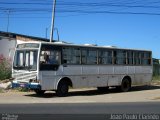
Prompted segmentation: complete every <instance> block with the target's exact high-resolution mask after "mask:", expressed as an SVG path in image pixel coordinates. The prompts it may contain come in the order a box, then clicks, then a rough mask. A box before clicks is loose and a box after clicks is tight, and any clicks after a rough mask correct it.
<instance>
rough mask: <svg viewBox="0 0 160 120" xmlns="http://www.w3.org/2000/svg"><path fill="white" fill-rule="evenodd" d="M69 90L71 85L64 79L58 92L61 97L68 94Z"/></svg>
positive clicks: (59, 85)
mask: <svg viewBox="0 0 160 120" xmlns="http://www.w3.org/2000/svg"><path fill="white" fill-rule="evenodd" d="M68 90H69V85H68V84H67V82H65V81H62V82H60V83H59V84H58V87H57V90H56V94H57V96H59V97H65V96H67V94H68Z"/></svg>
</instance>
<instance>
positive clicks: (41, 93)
mask: <svg viewBox="0 0 160 120" xmlns="http://www.w3.org/2000/svg"><path fill="white" fill-rule="evenodd" d="M34 92H35V93H36V94H37V95H44V93H45V90H34Z"/></svg>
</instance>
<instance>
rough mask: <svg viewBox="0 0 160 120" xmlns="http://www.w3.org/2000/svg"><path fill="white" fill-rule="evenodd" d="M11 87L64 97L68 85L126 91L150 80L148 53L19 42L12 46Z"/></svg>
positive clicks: (149, 52) (102, 47)
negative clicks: (112, 88) (52, 92)
mask: <svg viewBox="0 0 160 120" xmlns="http://www.w3.org/2000/svg"><path fill="white" fill-rule="evenodd" d="M12 77H13V79H14V80H13V82H12V87H13V88H15V87H25V88H29V89H32V90H34V91H35V92H36V94H43V93H44V92H45V91H56V94H57V96H66V95H67V94H68V91H69V88H89V87H96V88H98V90H107V88H109V87H116V88H119V90H121V91H123V92H126V91H128V90H130V88H131V86H133V85H146V84H149V83H150V81H151V79H152V52H151V51H148V50H135V49H122V48H117V47H107V46H94V45H74V44H67V43H57V42H54V43H49V42H37V43H22V44H18V45H17V47H16V51H15V55H14V61H13V69H12Z"/></svg>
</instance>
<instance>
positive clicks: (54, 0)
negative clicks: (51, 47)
mask: <svg viewBox="0 0 160 120" xmlns="http://www.w3.org/2000/svg"><path fill="white" fill-rule="evenodd" d="M55 10H56V0H53V11H52V22H51V33H50V42H52V40H53V31H54V19H55Z"/></svg>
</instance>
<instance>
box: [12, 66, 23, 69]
mask: <svg viewBox="0 0 160 120" xmlns="http://www.w3.org/2000/svg"><path fill="white" fill-rule="evenodd" d="M13 68H14V69H20V70H22V69H24V66H13Z"/></svg>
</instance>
